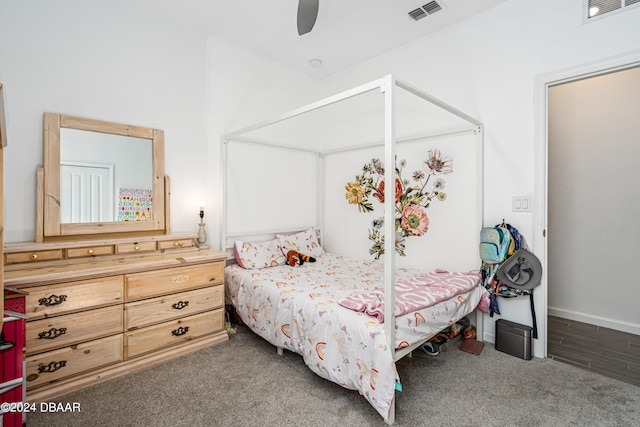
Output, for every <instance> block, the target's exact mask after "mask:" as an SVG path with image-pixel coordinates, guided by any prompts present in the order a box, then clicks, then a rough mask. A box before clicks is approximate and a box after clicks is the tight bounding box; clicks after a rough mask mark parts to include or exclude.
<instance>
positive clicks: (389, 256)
mask: <svg viewBox="0 0 640 427" xmlns="http://www.w3.org/2000/svg"><path fill="white" fill-rule="evenodd" d="M381 90H382V91H383V93H384V166H385V170H384V179H385V188H384V254H385V257H384V299H385V306H384V318H385V323H384V328H385V334H386V336H387V340H388V341H389V348H391V349H395V345H394V344H395V342H396V341H395V327H394V323H395V321H394V319H395V306H396V304H395V292H394V286H395V265H396V263H395V258H396V257H395V254H396V251H395V242H396V237H395V235H396V232H395V207H396V204H395V197H396V195H395V193H396V186H395V181H396V171H395V152H396V141H395V111H394V107H395V84H394V80H393V78H392V77H391V76H388V77H387V81H386V83H385V84H384V85H383V86H382V88H381Z"/></svg>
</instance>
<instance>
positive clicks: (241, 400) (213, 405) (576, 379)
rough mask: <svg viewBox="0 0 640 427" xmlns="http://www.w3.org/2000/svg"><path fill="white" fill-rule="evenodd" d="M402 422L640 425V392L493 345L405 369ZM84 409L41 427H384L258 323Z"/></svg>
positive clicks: (355, 397)
mask: <svg viewBox="0 0 640 427" xmlns="http://www.w3.org/2000/svg"><path fill="white" fill-rule="evenodd" d="M398 371H399V373H400V376H401V379H402V383H403V386H404V392H403V393H400V394H399V395H398V398H397V406H396V408H397V409H396V411H397V412H396V423H395V425H397V426H427V425H428V426H570V425H575V426H616V427H620V426H638V425H639V421H638V420H640V387H637V386H633V385H630V384H626V383H623V382H620V381H617V380H614V379H609V378H606V377H603V376H600V375H598V374H595V373H591V372H587V371H584V370H580V369H578V368H575V367H573V366H569V365H566V364H562V363H559V362H555V361H553V360H549V359H544V360H542V359H534V360H532V361H525V360H521V359H518V358H516V357H513V356H510V355H507V354H504V353H501V352H498V351H496V350H495V349H494V348H493V346H492V345H490V344H488V345H486V346H485V348H484V350H483V351H482V354H481V355H480V356H474V355H472V354H469V353H465V352H463V351H459V350H457V349H454V350H450V351H448V352H446V353H441V354H440V355H438V356H435V357H432V356H427V355H425V354H423V353H420V354H418V353H414V357H412V358H405V359H403V360H402V361H401V362H399V364H398ZM56 401H58V402H64V403H67V402H69V403H74V402H77V403H79V404H80V409H81V411H80V412H75V413H36V414H29V416H28V418H27V426H28V427H36V426H47V427H51V426H154V427H156V426H171V427H175V426H338V425H340V426H384V425H386V424H385V423H384V422H383V421H382V418H381V417H380V416H379V415H378V413H377V412H376V411H375V410H374V409H373V408H372V407H371V406H370V405H369V403H368V402H367V401H366V400H365V399H364V397H362V396H360V395H359V394H358V393H357V392H354V391H351V390H346V389H343V388H341V387H340V386H338V385H336V384H333V383H331V382H329V381H326V380H324V379H322V378H320V377H318V376H316V375H315V374H314V373H313V372H311V371H310V370H309V369H308V368H307V367H306V366H305V365H304V362H303V361H302V358H301V357H300V356H298V355H296V354H293V353H289V352H286V351H285V354H284V356H278V355H277V354H276V351H275V348H273V347H272V346H271V345H270V344H268V343H267V342H265V341H264V340H262V339H261V338H260V337H258V336H256V335H254V334H253V333H252V332H251V331H249V330H248V329H246V328H243V327H241V328H239V330H238V333H237V334H236V335H233V336H231V340H230V341H229V342H227V343H224V344H221V345H218V346H214V347H210V348H207V349H204V350H201V351H198V352H196V353H193V354H190V355H187V356H184V357H182V358H180V359H176V360H174V361H170V362H167V363H164V364H161V365H157V366H155V367H150V368H148V369H145V370H142V371H139V372H136V373H133V374H130V375H127V376H124V377H121V378H117V379H114V380H111V381H107V382H105V383H102V384H99V385H96V386H94V387H91V388H88V389H85V390H81V391H78V392H75V393H72V394H68V395H66V396H64V397H62V398H60V399H56Z"/></svg>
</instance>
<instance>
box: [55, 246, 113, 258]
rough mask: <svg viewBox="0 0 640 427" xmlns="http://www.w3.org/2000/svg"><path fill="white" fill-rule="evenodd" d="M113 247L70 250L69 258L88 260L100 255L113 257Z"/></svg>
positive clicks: (68, 250) (68, 251)
mask: <svg viewBox="0 0 640 427" xmlns="http://www.w3.org/2000/svg"><path fill="white" fill-rule="evenodd" d="M114 251H115V249H114V247H113V245H107V246H89V247H86V248H69V249H67V258H87V257H90V256H98V255H113V254H114Z"/></svg>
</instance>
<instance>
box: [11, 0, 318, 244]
mask: <svg viewBox="0 0 640 427" xmlns="http://www.w3.org/2000/svg"><path fill="white" fill-rule="evenodd" d="M0 80H1V81H2V82H3V84H4V89H5V104H6V110H7V128H8V140H9V147H7V149H6V150H5V168H4V171H5V176H6V177H7V179H6V181H5V182H6V185H5V196H4V197H5V212H6V216H5V241H6V242H20V241H30V240H33V239H34V237H35V211H36V208H35V199H36V196H35V193H36V182H35V172H36V168H37V167H39V166H41V165H42V121H43V113H44V112H45V111H51V112H56V113H63V114H71V115H77V116H82V117H87V118H94V119H101V120H106V121H113V122H118V123H126V124H133V125H139V126H145V127H153V128H158V129H163V130H164V131H165V170H166V173H167V175H169V176H170V178H171V229H172V231H188V232H196V231H197V226H196V223H197V221H198V220H199V218H198V207H199V202H200V201H205V202H206V204H207V206H208V208H207V211H206V212H207V217H206V218H205V220H207V222H208V230H209V234H210V242H211V243H212V245H214V246H215V245H216V244H217V242H218V238H217V235H218V229H217V221H218V220H219V208H220V207H219V191H218V186H219V176H218V171H219V153H220V149H219V140H220V135H221V134H222V133H224V132H226V131H229V130H231V129H234V128H236V127H239V126H240V125H242V124H246V123H249V122H251V121H253V120H256V119H258V118H264V116H265V115H271V114H273V113H274V111H278V109H279V108H282V111H285V110H287V109H289V108H292V107H294V106H298V105H301V104H304V103H306V102H309V101H310V100H312V99H315V97H314V95H313V93H314V88H316V87H317V86H318V82H317V81H316V80H314V79H311V78H308V77H305V76H302V75H301V74H299V73H297V72H293V71H290V70H288V69H286V68H285V67H283V66H281V65H279V64H277V63H274V62H272V61H268V60H266V59H264V58H261V57H259V56H257V55H253V54H250V53H248V52H246V51H244V50H243V49H241V48H239V47H237V46H234V45H231V44H228V43H226V42H222V41H220V40H217V39H215V38H208V37H207V35H206V34H205V33H202V32H199V31H198V30H195V29H194V28H193V27H192V26H190V25H189V24H184V23H180V22H177V21H174V20H172V19H169V18H166V17H163V16H160V15H157V14H155V13H154V12H153V11H152V10H150V9H147V8H145V7H143V6H140V5H139V4H137V3H136V2H132V1H126V0H110V1H109V2H96V1H92V2H88V1H84V0H59V1H56V2H47V1H36V0H25V1H3V2H1V3H0ZM287 90H290V92H287ZM283 94H284V95H283ZM308 97H312V98H308Z"/></svg>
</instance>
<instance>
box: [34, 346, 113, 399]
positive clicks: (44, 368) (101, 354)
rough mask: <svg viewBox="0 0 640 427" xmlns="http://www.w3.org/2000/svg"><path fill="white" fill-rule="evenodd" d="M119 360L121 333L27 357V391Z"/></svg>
mask: <svg viewBox="0 0 640 427" xmlns="http://www.w3.org/2000/svg"><path fill="white" fill-rule="evenodd" d="M121 360H122V335H121V334H120V335H114V336H111V337H107V338H102V339H99V340H95V341H89V342H87V343H83V344H78V345H73V346H70V347H65V348H61V349H59V350H53V351H50V352H47V353H42V354H38V355H35V356H29V357H27V361H26V362H27V372H26V378H27V390H28V389H31V388H34V387H37V386H39V385H42V384H46V383H49V382H51V381H56V380H59V379H62V378H65V377H68V376H71V375H75V374H79V373H81V372H85V371H89V370H91V369H96V368H99V367H101V366H105V365H109V364H111V363H116V362H119V361H121Z"/></svg>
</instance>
